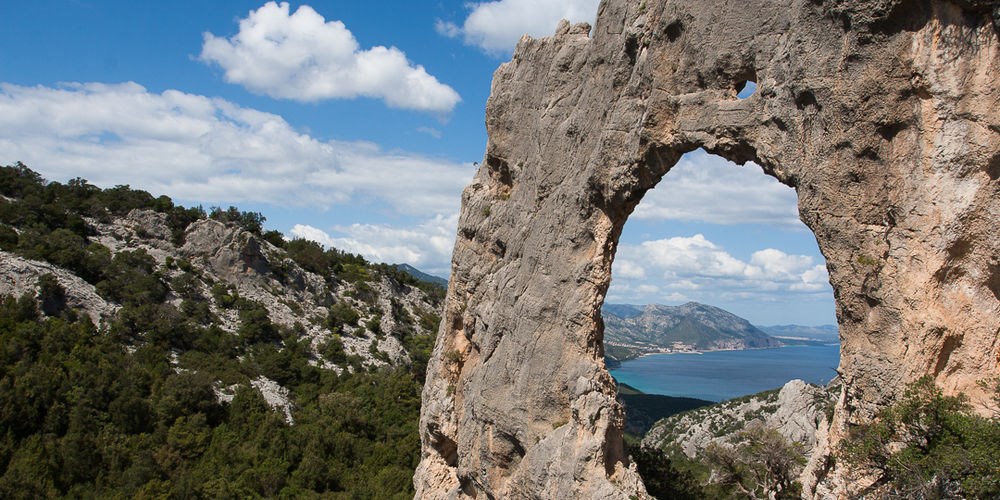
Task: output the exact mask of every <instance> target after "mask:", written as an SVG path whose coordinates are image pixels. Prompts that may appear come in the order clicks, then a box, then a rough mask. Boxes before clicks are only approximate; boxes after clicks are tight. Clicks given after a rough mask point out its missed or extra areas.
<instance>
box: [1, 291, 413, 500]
mask: <svg viewBox="0 0 1000 500" xmlns="http://www.w3.org/2000/svg"><path fill="white" fill-rule="evenodd" d="M36 303H37V299H36V297H32V296H25V297H21V298H20V299H14V298H12V297H4V298H2V299H0V345H2V346H3V349H0V428H2V429H4V430H5V432H4V434H3V435H2V436H0V497H3V498H33V497H54V496H74V497H133V496H142V495H151V494H156V495H165V496H171V497H219V496H221V497H233V496H236V497H254V496H265V497H273V496H285V497H299V496H308V495H310V494H316V493H335V492H341V493H343V494H344V495H346V496H349V497H352V498H412V496H413V491H412V486H411V483H410V477H411V475H412V473H413V469H414V467H416V464H417V461H418V458H419V438H418V436H417V416H418V413H419V407H420V383H419V382H417V381H416V380H415V379H414V377H412V376H411V375H410V374H408V373H406V372H405V371H402V370H397V369H391V370H387V371H380V372H375V373H364V372H361V373H357V374H353V375H352V374H347V373H345V374H344V375H343V376H337V375H335V374H333V373H332V372H330V371H326V370H322V369H319V368H316V367H314V366H311V365H310V364H309V363H308V355H307V354H306V351H307V349H303V348H302V346H300V345H291V346H289V347H287V348H279V347H278V346H277V345H275V344H257V345H256V347H253V348H252V349H250V350H249V351H248V352H247V354H246V355H245V356H243V360H242V361H241V360H239V359H237V358H236V356H235V352H234V351H233V350H232V349H229V350H227V349H225V348H224V347H220V346H219V345H218V344H213V343H211V342H209V344H210V345H209V347H210V348H209V349H206V350H205V352H202V351H201V350H199V349H201V348H199V347H193V349H195V350H192V351H188V354H185V355H183V356H182V357H181V359H180V362H181V368H182V369H181V370H179V371H178V370H174V369H173V368H172V367H171V366H170V364H169V362H168V356H169V352H170V351H169V349H168V348H166V347H157V345H156V344H153V343H151V344H144V345H143V347H140V348H138V349H126V348H125V346H124V345H123V344H122V343H121V342H120V341H119V340H118V339H117V338H116V336H115V335H109V334H107V333H104V332H100V331H98V330H96V329H95V328H94V327H93V324H92V323H91V322H90V320H89V319H88V318H83V319H81V320H77V321H66V320H63V319H60V318H43V317H42V316H41V315H40V314H39V312H38V310H37V307H36ZM154 328H158V327H154ZM209 330H210V329H205V330H203V331H202V332H201V333H202V335H203V336H204V337H212V336H213V334H212V333H211V332H210V331H209ZM214 335H216V336H218V335H220V333H216V334H214ZM221 335H228V334H224V333H221ZM230 337H231V335H230ZM293 344H294V343H293ZM196 346H197V344H196ZM324 351H325V353H326V354H329V355H331V357H334V358H340V357H341V356H343V354H342V347H340V348H339V349H338V346H337V345H336V344H335V343H334V342H330V343H328V345H327V346H326V348H325V349H324ZM338 351H339V352H338ZM258 374H264V375H266V376H268V377H270V378H273V379H275V380H278V381H280V382H281V383H283V384H284V385H285V386H286V387H288V388H289V389H290V390H291V391H292V396H293V397H294V399H295V401H296V409H295V411H294V415H295V424H294V425H288V424H287V423H285V421H284V417H283V416H282V415H281V414H280V413H278V412H276V411H275V410H272V409H271V408H270V407H269V406H268V405H267V403H266V402H264V400H263V398H262V397H261V396H260V394H259V393H258V392H257V391H256V390H253V389H251V388H249V384H248V382H249V380H250V379H252V378H254V377H256V376H258ZM234 379H235V380H236V382H238V383H239V386H238V388H237V389H236V391H235V397H234V398H233V400H232V402H230V403H228V404H226V403H220V402H219V401H218V400H217V398H216V395H215V392H216V391H217V390H219V389H220V387H224V385H220V383H219V382H217V381H220V380H221V381H223V382H222V384H229V383H231V382H233V381H234ZM376 478H377V480H376Z"/></svg>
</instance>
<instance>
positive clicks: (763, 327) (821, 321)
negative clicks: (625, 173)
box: [602, 149, 840, 485]
mask: <svg viewBox="0 0 1000 500" xmlns="http://www.w3.org/2000/svg"><path fill="white" fill-rule="evenodd" d="M738 156H743V155H738ZM650 166H651V168H652V169H654V170H660V171H662V170H667V173H666V174H664V175H663V177H662V178H661V179H660V180H659V181H658V182H657V183H656V186H655V187H654V188H653V189H650V190H649V191H648V192H646V193H645V195H644V196H643V199H642V200H641V201H640V202H639V204H638V205H637V206H636V208H635V210H634V211H633V212H632V213H631V215H630V216H629V217H628V220H627V221H626V223H625V226H624V228H623V230H622V232H621V234H620V235H619V238H618V245H617V248H616V252H615V253H616V255H615V257H614V262H613V264H612V280H611V285H610V287H609V289H608V293H607V296H606V299H605V301H604V305H603V307H602V317H603V323H604V336H603V342H604V353H605V361H606V363H607V366H608V368H609V371H610V372H611V374H612V376H613V377H614V378H615V379H616V381H617V382H618V384H619V399H620V401H622V402H623V405H624V407H625V417H626V428H625V432H626V436H627V437H626V439H627V441H629V442H630V443H633V450H635V443H636V442H637V441H639V440H641V439H642V437H643V435H644V434H645V433H646V432H648V431H649V429H650V428H652V427H653V426H654V424H655V422H656V421H657V420H659V419H660V418H664V417H667V416H670V415H671V414H674V413H677V412H680V411H684V410H688V409H692V408H695V407H698V406H701V405H705V404H708V403H710V402H711V403H715V402H720V401H724V400H729V399H732V398H737V397H741V396H747V395H750V394H755V393H758V392H761V391H765V390H771V389H778V388H780V387H782V386H784V385H785V384H786V383H787V382H788V381H790V380H792V379H802V380H805V381H806V382H808V383H811V384H815V385H816V386H817V388H816V389H815V390H812V389H809V391H811V392H815V393H817V394H818V393H820V392H823V391H821V390H820V389H818V387H819V386H821V385H822V386H825V385H826V384H827V383H829V382H830V380H831V379H833V378H834V377H835V376H836V373H837V372H836V370H837V366H838V363H839V354H840V353H839V342H838V340H839V339H838V333H837V326H836V324H837V323H836V317H835V314H834V309H835V308H834V298H833V291H832V288H831V286H830V283H829V279H828V276H827V271H826V261H825V259H824V257H823V255H822V253H820V251H819V248H818V246H817V243H816V239H815V237H814V236H813V233H812V232H811V230H810V229H809V228H807V227H806V226H805V224H804V223H802V221H801V220H800V219H799V214H798V209H797V195H796V193H795V191H794V189H792V188H790V187H789V186H787V185H785V184H782V183H781V182H779V180H778V179H777V178H776V175H775V173H774V172H773V171H771V170H770V169H765V168H762V167H761V166H759V165H757V164H755V163H752V162H747V163H746V164H745V165H743V166H737V165H736V164H734V163H733V162H731V161H728V160H726V159H725V158H723V157H721V156H717V155H714V154H711V153H708V152H707V151H705V150H704V149H699V150H696V151H693V152H690V153H687V154H685V155H684V156H682V157H681V159H680V160H679V161H678V162H677V163H676V164H675V165H673V166H672V167H670V168H669V169H667V168H663V167H664V166H661V165H650ZM694 353H703V354H702V355H698V356H696V355H692V354H694ZM758 413H760V415H763V412H758ZM762 420H766V418H764V419H762ZM741 427H742V426H741ZM660 435H661V436H662V433H661V434H660ZM656 439H658V438H656ZM654 440H655V439H654ZM647 441H649V440H647ZM687 449H693V448H691V447H688V448H686V450H687ZM637 460H641V459H637ZM640 470H641V467H640ZM648 484H651V483H650V482H649V481H647V485H648Z"/></svg>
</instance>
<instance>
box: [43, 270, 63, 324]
mask: <svg viewBox="0 0 1000 500" xmlns="http://www.w3.org/2000/svg"><path fill="white" fill-rule="evenodd" d="M38 301H39V303H41V306H42V312H43V313H45V314H46V315H47V316H58V315H60V314H61V313H62V312H63V309H65V308H66V289H65V288H63V287H62V285H60V284H59V280H58V279H57V278H56V277H55V275H53V274H52V273H45V274H43V275H41V276H39V277H38Z"/></svg>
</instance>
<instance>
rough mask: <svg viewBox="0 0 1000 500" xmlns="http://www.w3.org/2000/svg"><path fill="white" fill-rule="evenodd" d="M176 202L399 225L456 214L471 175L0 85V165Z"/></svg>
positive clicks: (208, 115)
mask: <svg viewBox="0 0 1000 500" xmlns="http://www.w3.org/2000/svg"><path fill="white" fill-rule="evenodd" d="M14 161H23V162H24V163H26V164H27V165H29V166H31V167H32V168H35V169H36V170H38V171H39V172H40V173H42V175H44V176H46V177H48V178H52V179H67V178H70V177H77V176H81V177H84V178H86V179H88V180H90V181H91V182H93V183H95V184H98V185H102V186H110V185H115V184H131V185H133V186H135V187H139V188H142V189H146V190H148V191H150V192H153V193H166V194H169V195H170V196H172V197H175V198H181V199H185V200H196V201H203V202H207V203H213V202H222V201H224V202H255V203H268V204H273V205H278V206H286V207H306V206H308V207H312V208H315V209H326V208H329V207H330V206H332V205H336V204H348V203H350V204H352V205H359V204H366V203H377V204H383V203H384V204H387V205H388V206H390V207H393V208H394V209H395V210H396V211H398V212H399V213H402V214H406V215H416V216H424V217H431V216H434V215H436V214H450V213H455V212H457V211H458V207H459V203H460V193H461V190H462V188H463V187H464V186H465V185H466V184H467V183H468V182H469V180H470V179H471V178H472V174H473V171H474V168H473V166H472V165H471V164H458V163H454V162H449V161H444V160H438V159H434V158H429V157H425V156H419V155H414V154H409V153H403V152H387V151H383V150H382V149H380V148H379V147H378V146H376V145H374V144H371V143H366V142H344V141H321V140H318V139H316V138H314V137H311V136H309V135H308V134H304V133H301V132H298V131H296V130H295V129H294V128H293V127H291V126H290V125H289V124H288V123H287V122H286V121H285V120H284V119H282V118H281V117H280V116H278V115H274V114H271V113H265V112H261V111H257V110H254V109H249V108H244V107H240V106H238V105H236V104H233V103H231V102H229V101H226V100H223V99H216V98H209V97H205V96H200V95H194V94H186V93H183V92H180V91H177V90H167V91H164V92H162V93H152V92H149V91H147V90H146V89H145V88H143V87H142V86H140V85H138V84H135V83H122V84H114V85H109V84H99V83H86V84H81V83H74V84H66V85H64V86H61V87H57V88H52V87H44V86H37V87H23V86H17V85H10V84H0V163H13V162H14Z"/></svg>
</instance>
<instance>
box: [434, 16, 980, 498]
mask: <svg viewBox="0 0 1000 500" xmlns="http://www.w3.org/2000/svg"><path fill="white" fill-rule="evenodd" d="M994 4H995V2H985V1H975V0H955V1H954V2H945V1H940V2H918V1H909V0H891V1H880V2H874V1H864V0H839V1H838V0H835V1H823V2H820V1H815V0H795V1H792V2H777V1H766V0H744V1H741V2H731V1H726V0H705V1H701V2H677V1H673V0H659V1H654V0H649V1H646V0H644V1H642V2H630V1H625V0H604V1H603V2H602V3H601V6H600V11H599V14H598V19H597V23H596V26H594V27H593V28H591V27H590V26H588V25H575V26H570V25H568V24H565V23H564V24H562V25H560V27H559V28H558V30H557V33H556V35H555V36H554V37H550V38H544V39H539V40H533V39H528V38H525V39H522V40H521V42H520V43H519V44H518V47H517V50H516V51H515V53H514V55H513V59H512V61H510V62H509V63H506V64H504V65H503V66H501V67H500V69H499V70H498V71H497V73H496V74H495V76H494V84H493V90H492V94H491V96H490V100H489V103H488V105H487V116H486V121H487V129H488V132H489V143H488V145H487V151H486V156H485V161H484V162H483V164H482V166H481V167H480V170H479V171H478V173H477V174H476V177H475V178H474V180H473V182H472V184H471V185H470V186H469V187H468V188H466V190H465V192H464V193H463V198H462V214H461V218H460V221H459V229H458V238H457V241H456V244H455V252H454V257H453V266H452V279H451V284H450V287H449V290H448V298H447V300H446V306H445V310H444V315H443V321H442V327H441V331H440V335H439V338H438V342H437V345H436V347H435V354H434V357H433V359H432V361H431V363H430V366H429V368H428V373H427V383H426V386H425V387H424V392H423V408H422V413H421V422H420V432H421V439H422V442H423V454H422V457H421V463H420V466H419V467H418V470H417V473H416V476H415V478H414V483H415V485H416V487H417V491H418V496H419V497H426V498H437V497H447V496H452V495H458V496H461V495H468V496H479V495H483V497H485V498H532V497H536V498H537V497H541V498H580V497H602V498H603V497H608V498H626V497H629V496H630V495H639V496H642V495H643V494H644V489H643V486H642V484H641V480H640V479H639V478H638V475H637V474H636V473H635V472H634V470H632V469H630V468H629V465H628V458H627V457H626V456H625V454H624V451H623V445H622V437H621V436H622V431H621V429H622V411H621V408H620V407H619V406H618V405H617V403H616V402H615V398H614V383H613V381H612V379H611V377H610V375H609V374H608V372H607V370H606V369H605V367H604V363H603V359H602V354H603V353H602V350H603V345H602V344H603V339H602V335H603V325H602V322H601V317H600V306H601V304H602V302H603V299H604V294H605V292H606V290H607V287H608V284H609V281H610V270H611V262H612V260H613V258H614V253H615V248H616V245H617V240H618V236H619V234H620V232H621V229H622V226H623V224H624V222H625V220H626V218H627V217H628V215H629V214H630V213H631V211H632V209H633V208H634V207H635V206H636V204H637V203H638V202H639V200H640V199H641V197H642V195H643V194H644V193H645V192H646V191H647V190H648V189H650V188H651V187H653V186H654V185H655V184H656V183H657V182H658V181H659V179H660V178H661V177H662V176H663V174H664V173H666V171H667V170H669V168H670V167H672V166H673V165H674V164H675V163H676V162H677V160H678V159H679V158H680V156H681V154H683V153H685V152H687V151H691V150H693V149H696V148H699V147H703V148H705V149H706V150H707V151H708V152H710V153H713V154H717V155H720V156H722V157H724V158H726V159H729V160H731V161H734V162H736V163H744V162H746V161H755V162H757V163H758V164H760V165H761V166H763V167H764V169H765V171H766V172H767V173H769V174H770V175H773V176H775V177H776V178H778V179H779V180H780V181H781V182H783V183H785V184H787V185H789V186H792V187H794V188H795V189H796V191H797V193H798V199H799V212H800V216H801V217H802V219H803V221H804V222H805V223H806V225H808V226H809V227H810V228H811V229H812V230H813V232H814V233H815V235H816V238H817V241H818V243H819V246H820V250H821V251H822V252H823V254H824V256H825V257H826V260H827V266H828V269H829V272H830V280H831V284H832V285H833V288H834V293H835V298H836V303H837V316H838V322H839V324H840V329H841V337H842V341H843V342H842V356H841V365H840V372H841V374H842V376H843V377H844V379H845V382H846V383H845V390H844V394H843V395H842V397H841V400H840V403H839V404H838V407H837V409H836V416H835V423H834V426H833V428H832V429H831V432H830V442H829V443H826V445H825V446H827V449H829V448H828V447H829V446H830V445H831V443H835V442H836V440H837V439H838V437H839V435H840V433H842V432H843V429H844V428H845V426H847V425H849V424H850V423H853V422H859V421H865V420H866V419H869V418H871V416H872V415H873V414H874V413H875V412H876V411H877V410H878V409H879V408H880V407H881V406H882V405H884V404H886V403H888V402H891V401H892V400H893V399H894V398H895V397H896V396H897V394H898V392H899V390H900V388H901V387H902V386H903V385H904V384H906V383H907V382H909V381H911V380H914V379H916V378H918V377H920V376H922V375H924V374H928V373H929V374H932V375H933V376H934V377H935V378H936V380H937V381H938V383H939V384H941V385H942V386H943V387H944V388H945V389H946V391H949V392H952V393H955V392H964V393H966V394H969V395H970V396H971V397H972V398H973V400H974V401H980V402H981V401H982V398H983V396H984V395H983V393H982V392H981V391H980V389H979V388H978V387H977V386H976V381H977V380H980V379H983V378H987V377H996V376H998V375H1000V367H998V365H1000V340H998V335H1000V238H997V237H996V236H995V235H996V234H1000V227H998V226H1000V223H998V221H1000V203H998V200H1000V180H998V171H1000V101H998V96H1000V43H998V37H997V32H998V27H997V26H996V25H995V24H994V23H996V22H1000V7H995V6H994ZM994 20H997V21H994ZM748 80H750V81H754V82H757V84H758V88H757V91H756V92H755V93H754V95H753V96H751V97H750V98H748V99H744V100H739V99H737V98H736V92H737V90H739V89H738V87H739V86H742V84H743V83H744V82H746V81H748ZM816 472H817V476H816V479H815V480H813V481H812V483H816V482H818V481H819V478H820V477H823V478H825V479H824V482H825V483H826V484H827V485H828V486H831V487H834V488H842V487H844V485H843V484H840V483H838V479H837V478H838V475H837V474H838V471H836V470H833V471H829V470H821V467H820V469H816ZM814 486H815V484H807V490H808V491H814V490H812V489H811V488H813V487H814Z"/></svg>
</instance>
